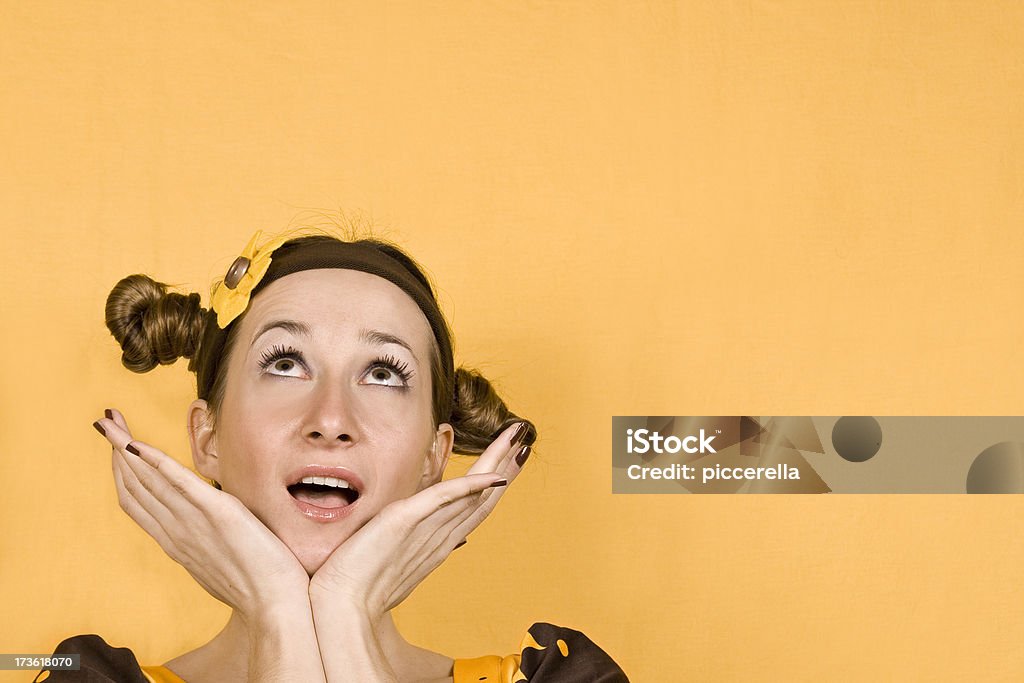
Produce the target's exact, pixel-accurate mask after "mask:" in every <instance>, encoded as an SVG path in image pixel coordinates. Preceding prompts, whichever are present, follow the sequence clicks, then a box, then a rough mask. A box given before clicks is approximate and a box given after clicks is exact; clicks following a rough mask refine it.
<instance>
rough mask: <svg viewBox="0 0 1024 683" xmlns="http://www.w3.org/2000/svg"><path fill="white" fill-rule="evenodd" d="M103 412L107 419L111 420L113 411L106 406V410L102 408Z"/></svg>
mask: <svg viewBox="0 0 1024 683" xmlns="http://www.w3.org/2000/svg"><path fill="white" fill-rule="evenodd" d="M103 414H104V415H106V416H107V419H108V420H113V419H114V411H113V410H111V409H110V408H107V409H106V410H104V411H103Z"/></svg>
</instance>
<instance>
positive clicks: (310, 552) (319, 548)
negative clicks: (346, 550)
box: [285, 539, 345, 576]
mask: <svg viewBox="0 0 1024 683" xmlns="http://www.w3.org/2000/svg"><path fill="white" fill-rule="evenodd" d="M344 541H345V539H341V540H339V541H337V542H335V543H325V542H324V541H323V539H320V540H317V541H313V539H303V541H300V542H298V543H286V544H285V545H287V546H288V549H289V550H291V551H292V554H293V555H295V557H296V558H297V559H298V560H299V564H301V565H302V568H303V569H305V570H306V573H307V574H309V576H313V574H316V572H317V570H318V569H320V567H322V566H323V565H324V562H326V561H327V558H329V557H330V556H331V554H332V553H333V552H334V551H335V550H337V549H338V547H339V546H340V545H341V544H342V542H344Z"/></svg>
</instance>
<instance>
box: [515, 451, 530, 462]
mask: <svg viewBox="0 0 1024 683" xmlns="http://www.w3.org/2000/svg"><path fill="white" fill-rule="evenodd" d="M529 457H530V447H529V446H523V447H522V448H520V449H519V452H518V453H516V464H517V465H519V466H520V467H522V466H523V463H524V462H526V459H527V458H529Z"/></svg>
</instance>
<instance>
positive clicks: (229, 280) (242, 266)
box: [224, 256, 252, 289]
mask: <svg viewBox="0 0 1024 683" xmlns="http://www.w3.org/2000/svg"><path fill="white" fill-rule="evenodd" d="M250 263H252V261H250V260H249V259H247V258H246V257H244V256H239V257H238V258H236V259H235V262H234V263H232V264H231V267H230V268H228V274H227V275H225V276H224V286H225V287H227V288H228V289H234V288H235V287H237V286H238V283H239V282H241V281H242V276H243V275H245V272H246V271H247V270H249V264H250Z"/></svg>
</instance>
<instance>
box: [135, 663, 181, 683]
mask: <svg viewBox="0 0 1024 683" xmlns="http://www.w3.org/2000/svg"><path fill="white" fill-rule="evenodd" d="M141 668H142V674H143V675H144V676H145V677H146V678H147V679H148V680H149V681H151V682H152V683H185V681H184V680H183V679H182V678H181V677H179V676H178V675H177V674H176V673H174V672H173V671H171V670H170V669H168V668H167V667H166V666H144V667H141Z"/></svg>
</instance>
